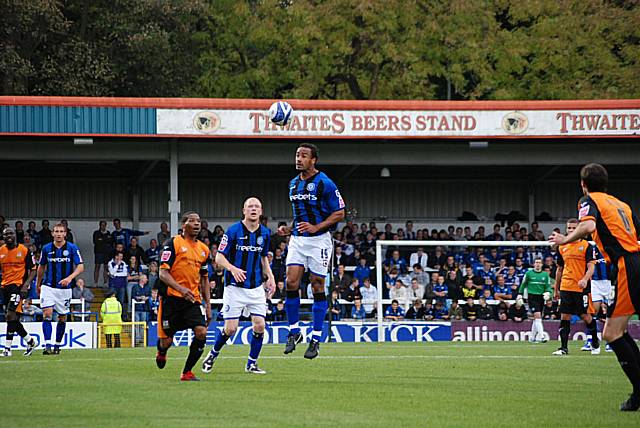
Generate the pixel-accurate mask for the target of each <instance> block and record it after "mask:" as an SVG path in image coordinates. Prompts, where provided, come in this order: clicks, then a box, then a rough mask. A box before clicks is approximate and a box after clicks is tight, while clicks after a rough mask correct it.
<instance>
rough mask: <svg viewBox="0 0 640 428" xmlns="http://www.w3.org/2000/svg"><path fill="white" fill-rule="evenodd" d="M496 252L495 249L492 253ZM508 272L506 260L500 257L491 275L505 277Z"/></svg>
mask: <svg viewBox="0 0 640 428" xmlns="http://www.w3.org/2000/svg"><path fill="white" fill-rule="evenodd" d="M494 250H495V251H497V250H496V249H495V248H494V249H493V250H492V251H494ZM508 272H509V266H507V258H506V257H500V259H499V260H498V265H497V266H495V267H494V268H493V274H494V275H496V276H498V275H506V274H507V273H508Z"/></svg>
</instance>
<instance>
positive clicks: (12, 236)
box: [0, 227, 36, 357]
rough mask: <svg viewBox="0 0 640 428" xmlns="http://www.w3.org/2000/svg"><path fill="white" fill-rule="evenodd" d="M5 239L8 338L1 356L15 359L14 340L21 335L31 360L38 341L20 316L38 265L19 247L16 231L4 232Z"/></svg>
mask: <svg viewBox="0 0 640 428" xmlns="http://www.w3.org/2000/svg"><path fill="white" fill-rule="evenodd" d="M2 239H3V240H4V242H5V245H3V246H2V247H0V271H2V294H3V297H4V301H5V302H6V308H7V313H6V319H7V335H6V336H5V339H4V350H3V351H2V354H0V355H2V356H3V357H10V356H11V344H12V342H13V336H14V334H15V333H18V335H19V336H20V337H22V339H23V340H24V342H25V343H26V345H27V350H26V351H25V352H24V356H25V357H28V356H29V355H31V353H32V352H33V350H34V349H35V347H36V340H35V339H34V338H33V337H32V336H31V335H30V334H29V333H27V331H26V330H25V329H24V326H23V325H22V323H21V322H20V318H19V317H18V314H19V313H21V312H22V299H23V298H25V297H26V296H27V292H28V291H29V286H30V285H31V282H32V281H33V278H34V277H35V276H36V270H35V262H34V260H33V255H32V254H31V251H29V250H28V249H27V247H25V246H24V245H22V244H17V245H16V232H15V231H14V230H13V229H12V228H10V227H7V228H6V229H4V230H3V231H2Z"/></svg>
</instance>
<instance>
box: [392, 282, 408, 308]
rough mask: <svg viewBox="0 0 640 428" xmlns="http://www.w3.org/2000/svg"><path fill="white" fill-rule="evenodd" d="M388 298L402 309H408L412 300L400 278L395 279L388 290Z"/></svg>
mask: <svg viewBox="0 0 640 428" xmlns="http://www.w3.org/2000/svg"><path fill="white" fill-rule="evenodd" d="M389 298H390V299H393V300H394V301H397V302H398V303H399V304H400V305H401V306H402V307H403V309H404V308H407V309H408V308H409V305H410V304H411V302H412V301H413V299H411V298H410V295H409V291H408V290H407V287H405V286H404V284H403V283H402V281H400V280H397V281H396V283H395V286H394V287H393V288H392V289H391V290H390V291H389Z"/></svg>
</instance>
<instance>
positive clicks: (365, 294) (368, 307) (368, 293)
mask: <svg viewBox="0 0 640 428" xmlns="http://www.w3.org/2000/svg"><path fill="white" fill-rule="evenodd" d="M360 294H361V295H362V304H363V307H364V310H365V311H366V312H367V318H373V317H374V316H375V315H376V304H377V303H378V289H377V288H376V287H374V286H373V285H371V280H370V279H369V278H366V279H365V280H364V286H362V287H360Z"/></svg>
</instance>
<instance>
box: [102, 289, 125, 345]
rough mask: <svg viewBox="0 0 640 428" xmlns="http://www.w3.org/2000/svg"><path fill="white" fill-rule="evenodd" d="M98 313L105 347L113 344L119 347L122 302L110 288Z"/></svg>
mask: <svg viewBox="0 0 640 428" xmlns="http://www.w3.org/2000/svg"><path fill="white" fill-rule="evenodd" d="M100 314H101V315H102V324H103V329H104V335H105V339H106V342H107V348H113V347H114V345H115V347H116V348H119V347H120V333H122V304H121V303H120V302H119V301H118V300H117V299H116V297H115V293H114V292H113V291H112V290H109V292H108V293H107V298H106V299H105V300H104V302H102V306H101V307H100ZM114 339H115V340H114ZM114 342H115V343H114Z"/></svg>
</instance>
